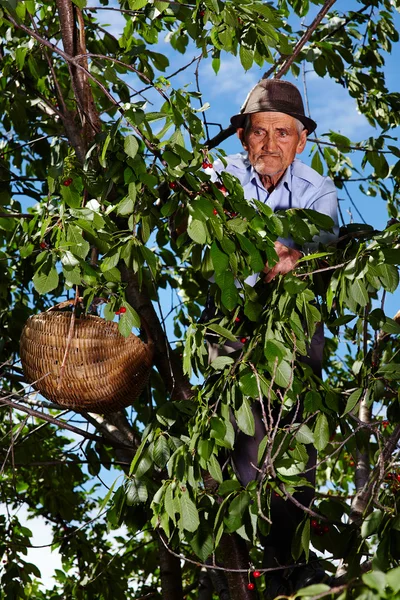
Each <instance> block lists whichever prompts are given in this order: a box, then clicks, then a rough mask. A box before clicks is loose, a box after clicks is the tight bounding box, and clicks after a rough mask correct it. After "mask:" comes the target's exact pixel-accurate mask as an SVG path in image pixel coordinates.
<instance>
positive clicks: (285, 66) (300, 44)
mask: <svg viewBox="0 0 400 600" xmlns="http://www.w3.org/2000/svg"><path fill="white" fill-rule="evenodd" d="M335 2H336V0H327V1H326V2H325V4H324V6H323V7H322V8H321V10H320V11H319V13H318V14H317V16H316V17H315V19H314V21H313V22H312V23H311V25H310V26H309V27H308V28H307V31H306V32H305V33H304V35H303V36H302V37H301V38H300V39H299V41H298V42H297V44H296V46H295V47H294V50H293V53H292V55H291V56H290V57H289V58H288V59H287V60H286V61H285V62H284V63H283V65H282V67H281V68H280V69H279V70H278V71H277V73H275V76H274V78H275V79H280V78H281V77H282V75H285V74H286V73H287V72H288V70H289V69H290V67H291V65H292V64H293V63H294V61H295V59H296V58H297V56H298V55H299V53H300V51H301V49H302V48H303V46H304V45H305V44H306V43H307V42H308V41H309V40H310V38H311V36H312V34H313V33H314V31H315V30H316V29H317V27H318V25H319V24H320V23H321V21H322V19H323V18H324V17H325V16H326V14H327V12H328V11H329V9H330V8H331V7H332V6H333V5H334V4H335ZM263 79H264V77H263Z"/></svg>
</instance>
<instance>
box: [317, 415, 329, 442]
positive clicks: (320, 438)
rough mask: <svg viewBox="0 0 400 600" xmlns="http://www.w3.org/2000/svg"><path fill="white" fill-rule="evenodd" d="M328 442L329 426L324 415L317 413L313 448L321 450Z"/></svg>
mask: <svg viewBox="0 0 400 600" xmlns="http://www.w3.org/2000/svg"><path fill="white" fill-rule="evenodd" d="M328 442H329V424H328V419H327V418H326V415H325V414H324V413H319V415H318V417H317V421H316V423H315V428H314V446H315V447H316V449H317V450H323V449H324V448H325V447H326V446H327V445H328Z"/></svg>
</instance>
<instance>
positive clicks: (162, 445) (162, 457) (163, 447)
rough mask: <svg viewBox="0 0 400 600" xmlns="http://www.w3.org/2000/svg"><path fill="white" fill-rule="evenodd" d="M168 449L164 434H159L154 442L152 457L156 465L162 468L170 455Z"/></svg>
mask: <svg viewBox="0 0 400 600" xmlns="http://www.w3.org/2000/svg"><path fill="white" fill-rule="evenodd" d="M170 454H171V452H170V449H169V446H168V442H167V440H166V438H165V436H164V435H160V436H159V437H158V438H157V440H156V441H155V444H154V451H153V457H154V462H155V463H156V465H157V467H160V469H163V468H164V467H165V465H166V464H167V462H168V461H169V457H170Z"/></svg>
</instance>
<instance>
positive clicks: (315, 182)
mask: <svg viewBox="0 0 400 600" xmlns="http://www.w3.org/2000/svg"><path fill="white" fill-rule="evenodd" d="M292 176H293V177H294V178H297V179H300V180H302V181H304V182H306V183H307V184H309V185H311V186H312V187H314V188H316V189H320V188H322V187H327V188H329V187H332V189H335V186H334V183H333V181H332V180H331V179H330V178H329V177H324V176H323V175H320V174H319V173H317V171H316V170H315V169H313V168H312V167H309V166H308V165H306V164H305V163H303V162H301V160H299V159H297V158H296V159H295V160H294V161H293V163H292Z"/></svg>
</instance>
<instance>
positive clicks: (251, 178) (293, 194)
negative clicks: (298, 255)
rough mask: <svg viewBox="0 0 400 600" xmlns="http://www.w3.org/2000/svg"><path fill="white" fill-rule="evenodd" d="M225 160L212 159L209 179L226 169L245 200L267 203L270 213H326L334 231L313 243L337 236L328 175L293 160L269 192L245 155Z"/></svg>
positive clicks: (335, 202)
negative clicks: (303, 210) (301, 210)
mask: <svg viewBox="0 0 400 600" xmlns="http://www.w3.org/2000/svg"><path fill="white" fill-rule="evenodd" d="M225 160H226V162H227V166H226V167H225V166H224V164H223V163H222V161H221V160H217V161H215V163H214V165H213V169H214V171H213V173H211V179H212V180H213V181H216V180H217V173H220V172H221V171H227V172H228V173H231V174H232V175H235V176H236V177H237V178H238V179H239V181H240V183H241V184H242V187H243V190H244V196H245V198H246V199H247V200H252V199H253V198H255V199H257V200H260V201H261V202H264V203H265V204H267V205H268V206H270V207H271V208H272V210H273V211H274V212H275V211H277V210H287V209H289V208H309V209H312V210H316V211H318V212H320V213H323V214H324V215H328V216H329V217H331V219H332V220H333V222H334V223H335V227H334V233H333V234H332V233H329V232H321V233H320V235H319V236H318V237H315V238H314V242H316V243H317V242H322V243H327V242H328V241H330V240H332V239H334V238H336V237H337V233H338V229H339V228H338V213H337V206H338V200H337V194H336V188H335V186H334V184H333V181H332V180H331V179H330V178H329V177H323V176H322V175H320V174H319V173H317V171H315V170H314V169H312V168H311V167H309V166H307V165H305V164H304V163H302V162H301V161H300V160H298V159H295V160H294V161H293V163H292V164H291V165H290V166H289V167H288V168H287V169H286V171H285V173H284V175H283V177H282V179H281V180H280V181H279V183H278V185H277V186H276V188H275V189H274V190H273V191H272V192H271V193H270V194H269V193H268V191H267V190H266V189H265V187H264V186H263V184H262V183H261V180H260V177H259V175H258V173H256V171H255V170H254V168H253V167H252V165H251V164H250V162H249V160H248V158H247V154H245V153H238V154H231V155H230V156H227V157H226V158H225ZM282 242H283V243H285V244H286V245H288V246H289V245H290V246H293V245H294V244H293V242H291V240H282ZM308 246H310V245H308ZM309 250H311V247H309ZM312 250H314V248H313V249H312Z"/></svg>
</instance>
